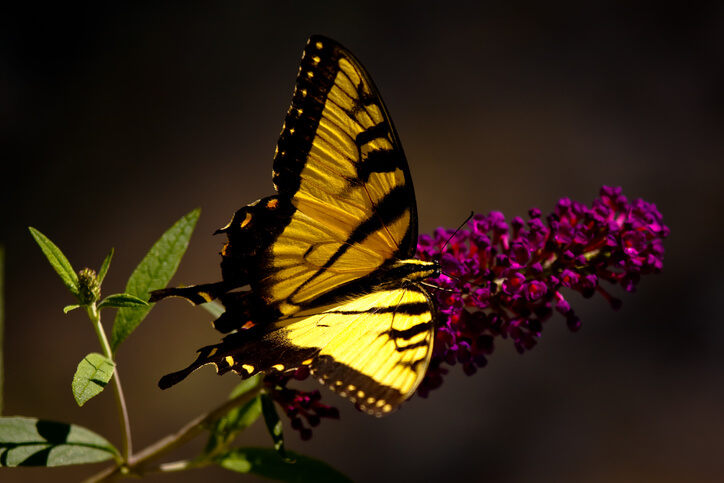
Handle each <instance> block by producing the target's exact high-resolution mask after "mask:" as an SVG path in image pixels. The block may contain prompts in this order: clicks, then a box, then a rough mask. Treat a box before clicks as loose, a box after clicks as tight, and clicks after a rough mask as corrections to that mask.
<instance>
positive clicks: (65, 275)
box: [28, 226, 80, 297]
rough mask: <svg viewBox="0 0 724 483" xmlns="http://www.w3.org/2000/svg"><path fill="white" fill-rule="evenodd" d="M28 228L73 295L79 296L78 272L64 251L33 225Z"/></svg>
mask: <svg viewBox="0 0 724 483" xmlns="http://www.w3.org/2000/svg"><path fill="white" fill-rule="evenodd" d="M28 229H29V230H30V234H31V235H33V238H34V239H35V242H36V243H37V244H38V246H39V247H40V249H41V250H42V251H43V253H44V254H45V257H46V258H47V259H48V261H49V262H50V265H51V266H52V267H53V269H54V270H55V272H56V273H57V274H58V275H60V278H61V280H63V284H65V286H66V287H68V290H70V291H71V293H72V294H73V295H75V296H76V297H78V296H79V290H80V289H79V287H78V274H77V273H75V270H73V267H72V266H71V265H70V262H69V261H68V259H67V258H65V255H63V252H62V251H60V248H58V247H57V246H56V245H55V243H53V242H52V241H50V240H49V239H48V237H47V236H45V235H43V234H42V233H40V232H39V231H38V230H36V229H35V228H33V227H32V226H29V227H28Z"/></svg>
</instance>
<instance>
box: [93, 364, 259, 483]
mask: <svg viewBox="0 0 724 483" xmlns="http://www.w3.org/2000/svg"><path fill="white" fill-rule="evenodd" d="M263 387H264V383H263V382H262V379H261V378H260V379H259V382H258V383H257V385H256V386H254V387H252V388H251V389H249V390H248V391H247V392H245V393H243V394H240V395H239V396H237V397H235V398H233V399H229V400H228V401H226V402H225V403H224V404H222V405H221V406H219V407H217V408H216V409H214V410H212V411H210V412H208V413H205V414H201V415H199V416H198V417H196V418H195V419H193V420H191V421H190V422H188V423H187V424H186V425H185V426H184V427H182V428H181V429H179V430H178V431H177V432H175V433H173V434H170V435H168V436H166V437H164V438H162V439H160V440H158V441H157V442H155V443H153V444H152V445H150V446H148V447H147V448H145V449H143V450H141V451H140V452H139V453H138V454H136V455H133V456H131V457H130V458H129V459H128V464H127V465H126V466H124V467H118V466H113V467H109V468H106V469H105V470H103V471H101V472H100V473H98V474H96V475H94V476H92V477H91V478H89V479H88V480H86V483H97V482H101V481H110V479H112V478H115V477H118V476H120V475H122V474H131V475H136V476H138V475H142V474H146V473H158V472H162V473H165V472H171V471H179V469H182V467H183V468H188V467H190V466H200V465H204V464H205V463H204V462H203V461H198V462H196V461H195V462H175V463H164V464H161V465H158V466H149V463H150V462H151V461H153V460H155V459H157V458H159V457H161V456H163V455H165V454H166V453H168V452H170V451H172V450H174V449H176V448H178V447H179V446H182V445H184V444H186V443H187V442H188V441H190V440H192V439H194V438H195V437H196V436H198V435H199V434H201V433H202V432H203V431H205V430H206V429H208V426H209V425H210V424H211V423H213V422H214V421H216V420H218V419H219V418H221V417H223V416H224V415H225V414H227V413H228V412H229V411H231V410H232V409H234V408H236V407H239V406H242V405H244V404H246V403H248V402H249V401H251V400H252V399H254V398H255V397H257V396H258V395H259V393H260V392H261V390H262V388H263Z"/></svg>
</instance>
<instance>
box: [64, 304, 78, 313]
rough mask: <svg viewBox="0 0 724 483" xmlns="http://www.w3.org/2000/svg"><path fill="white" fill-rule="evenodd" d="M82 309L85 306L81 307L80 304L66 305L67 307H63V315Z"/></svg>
mask: <svg viewBox="0 0 724 483" xmlns="http://www.w3.org/2000/svg"><path fill="white" fill-rule="evenodd" d="M81 307H83V306H82V305H79V304H72V305H66V306H65V307H63V313H64V314H67V313H68V312H70V311H71V310H75V309H79V308H81Z"/></svg>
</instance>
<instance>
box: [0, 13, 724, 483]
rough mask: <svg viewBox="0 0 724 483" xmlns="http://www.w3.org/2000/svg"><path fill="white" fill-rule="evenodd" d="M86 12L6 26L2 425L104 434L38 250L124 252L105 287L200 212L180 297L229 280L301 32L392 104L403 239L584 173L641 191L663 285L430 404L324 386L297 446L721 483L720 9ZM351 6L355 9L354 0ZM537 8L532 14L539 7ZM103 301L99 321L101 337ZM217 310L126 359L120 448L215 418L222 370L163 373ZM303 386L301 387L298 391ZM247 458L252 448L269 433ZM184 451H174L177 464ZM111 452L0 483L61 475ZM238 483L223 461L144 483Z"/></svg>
mask: <svg viewBox="0 0 724 483" xmlns="http://www.w3.org/2000/svg"><path fill="white" fill-rule="evenodd" d="M278 3H279V5H278V6H277V7H271V6H268V5H267V4H266V3H263V2H257V3H256V4H255V5H254V6H248V5H247V3H245V2H225V3H216V4H214V5H213V6H207V7H206V8H203V9H202V8H197V9H191V8H186V7H181V6H179V5H177V4H175V3H169V4H165V5H164V4H155V6H147V5H144V6H141V5H128V4H125V3H122V2H92V3H89V4H88V5H85V6H77V5H76V6H74V7H68V6H65V5H63V6H56V7H52V8H51V9H50V10H49V9H48V7H43V8H40V7H36V8H35V9H33V8H31V7H25V8H23V9H15V10H10V7H3V10H4V12H2V13H1V14H0V126H1V128H2V153H1V155H2V162H1V163H0V180H1V182H2V185H1V187H2V188H1V191H2V194H1V195H0V196H2V205H1V206H0V210H1V211H0V243H2V244H4V245H5V249H6V253H7V258H8V260H7V267H6V298H7V300H6V306H7V307H6V308H7V320H6V354H5V357H6V360H5V363H6V380H5V414H6V415H26V416H36V417H41V418H47V419H52V420H60V421H67V422H75V423H78V424H82V425H85V426H87V427H89V428H91V429H93V430H95V431H97V432H99V433H101V434H103V435H105V436H107V437H108V438H109V439H110V440H111V441H112V442H114V443H116V444H119V445H120V437H119V431H118V424H117V421H116V419H115V414H116V413H115V407H114V401H113V396H112V394H111V393H110V391H106V393H104V394H102V395H101V396H99V397H98V398H96V399H93V400H91V401H90V402H89V403H88V404H87V405H86V406H85V407H84V408H82V409H79V408H78V407H77V406H76V404H75V402H74V400H73V397H72V394H71V391H70V382H71V378H72V374H73V372H74V371H75V367H76V365H77V363H78V362H79V361H80V360H81V359H82V358H83V356H85V355H86V354H87V353H88V352H91V351H98V346H97V342H96V340H95V335H94V333H93V330H92V328H91V326H90V324H89V323H88V321H87V318H86V317H85V316H84V314H82V313H81V312H80V311H78V312H73V313H71V314H70V315H63V313H62V311H61V309H62V307H63V306H64V305H66V304H70V303H73V298H72V297H71V296H70V295H69V294H68V293H67V292H66V290H65V288H64V287H63V285H62V284H61V283H60V281H59V279H58V278H57V276H56V275H55V273H54V272H53V271H52V270H51V268H50V267H49V265H48V264H47V262H46V261H45V259H44V257H43V255H42V254H41V252H40V250H39V249H38V248H37V246H36V245H35V243H34V242H33V240H32V238H31V237H30V235H29V233H28V231H27V227H28V226H29V225H31V226H34V227H36V228H38V229H39V230H41V231H42V232H44V233H45V234H46V235H48V236H49V237H50V238H51V239H52V240H53V241H55V242H56V243H57V244H58V245H59V246H60V247H61V248H62V249H63V250H64V251H65V253H66V255H67V256H68V258H69V259H70V261H71V262H72V263H73V264H74V266H75V267H76V268H77V269H80V268H82V267H84V266H90V267H93V268H96V269H97V268H98V267H99V266H100V263H101V261H102V260H103V258H104V256H105V255H106V253H107V252H108V251H109V249H110V248H111V247H115V249H116V255H115V258H114V260H113V265H112V266H111V270H110V273H109V276H108V278H107V282H106V284H105V286H104V293H105V294H110V293H115V292H120V291H122V290H123V287H124V285H125V280H126V279H127V278H128V276H129V275H130V273H131V271H132V270H133V268H134V267H135V265H136V264H137V263H138V261H140V259H141V257H142V256H143V255H144V254H145V252H146V251H147V249H148V248H149V247H150V246H151V244H152V243H153V242H154V241H155V240H156V239H157V238H158V236H159V235H160V234H161V233H162V232H163V231H164V230H165V229H166V228H167V227H168V226H170V225H171V224H172V223H173V222H174V221H175V220H176V219H178V218H179V217H181V216H182V215H183V214H185V213H187V212H188V211H190V210H191V209H193V208H195V207H202V209H203V212H202V217H201V220H200V222H199V225H198V227H197V230H196V233H195V235H194V237H193V239H192V242H191V246H190V248H189V251H188V253H187V255H186V258H185V259H184V261H183V263H182V266H181V268H180V270H179V272H178V274H177V276H176V278H175V279H174V283H197V282H211V281H216V280H218V279H219V278H220V271H219V266H218V262H219V257H218V251H219V249H220V248H221V245H222V243H223V239H222V238H220V237H212V236H211V233H212V232H213V231H214V230H215V229H216V228H218V227H220V226H223V225H224V224H226V222H227V221H228V220H229V219H230V217H231V215H232V214H233V212H234V211H235V210H236V209H237V208H239V207H241V206H242V205H245V204H246V203H248V202H251V201H253V200H255V199H257V198H260V197H263V196H267V195H269V194H271V193H272V192H273V188H272V184H271V179H270V173H271V160H272V155H273V152H274V145H275V142H276V138H277V136H278V133H279V131H280V129H281V125H282V121H283V119H284V115H285V113H286V110H287V107H288V104H289V102H290V100H291V95H292V91H293V86H294V79H295V76H296V73H297V68H298V62H299V59H300V56H301V52H302V48H303V46H304V43H305V42H306V39H307V37H309V36H310V35H312V34H315V33H321V34H325V35H328V36H330V37H332V38H335V39H337V40H338V41H340V42H342V43H343V44H344V45H346V46H347V47H348V48H349V49H350V50H352V51H353V52H355V53H356V55H357V56H358V57H359V58H360V59H361V60H362V62H363V63H364V64H365V65H366V66H367V68H368V69H369V71H370V73H371V75H372V77H373V78H374V79H375V82H376V83H377V85H378V87H379V88H380V90H381V91H382V93H383V95H384V97H385V100H386V102H387V106H388V108H389V110H390V112H391V113H392V117H393V119H394V121H395V124H396V126H397V128H398V131H399V134H400V137H401V139H402V142H403V144H404V146H405V150H406V153H407V157H408V160H409V162H410V167H411V170H412V173H413V178H414V180H415V189H416V192H417V199H418V208H419V213H420V228H421V232H430V231H431V230H433V229H434V228H435V227H437V226H440V225H442V226H446V227H455V226H457V225H458V224H459V223H460V222H461V221H462V220H463V219H464V218H465V217H466V216H467V214H468V213H469V211H470V210H475V211H478V212H488V211H490V210H500V211H503V212H504V213H505V214H506V216H508V217H509V218H510V217H512V216H515V215H522V216H525V215H526V213H527V210H528V209H529V208H530V207H532V206H537V207H539V208H541V209H542V210H543V212H544V213H546V212H549V211H550V210H551V209H552V207H553V206H554V204H555V202H556V201H557V200H558V199H559V198H560V197H564V196H567V197H570V198H572V199H576V200H579V201H582V202H585V203H590V202H591V201H592V200H593V199H594V198H595V197H596V196H597V194H598V190H599V187H600V186H601V185H602V184H609V185H620V186H622V187H623V189H624V194H626V195H627V196H628V197H629V198H631V199H634V198H639V197H641V198H644V199H646V200H649V201H652V202H655V203H656V204H657V206H658V208H659V209H660V211H661V212H662V213H663V214H664V221H665V223H666V224H667V225H668V226H669V227H670V228H671V236H670V238H669V239H668V240H667V242H666V257H665V270H664V273H663V274H661V275H658V276H650V277H646V278H645V279H644V280H643V281H642V283H641V284H640V286H639V291H638V293H637V294H634V295H631V294H624V293H622V292H621V291H620V290H618V289H615V290H614V293H615V294H616V295H619V296H622V298H623V300H624V304H623V307H622V308H621V310H619V311H618V312H614V311H612V310H611V309H610V308H609V307H608V305H607V304H606V303H605V302H603V301H602V300H596V299H594V300H587V301H585V300H582V299H581V298H580V297H576V296H572V297H571V302H572V304H573V306H574V308H575V309H576V310H577V311H578V313H579V315H580V316H581V318H582V319H583V328H582V329H581V330H580V332H578V333H576V334H572V333H570V332H569V331H568V330H567V329H566V328H565V324H564V323H563V320H562V318H560V317H559V318H554V319H552V320H551V321H549V322H548V323H547V328H546V330H545V332H544V334H543V337H542V340H541V341H540V344H539V346H538V347H536V348H535V349H534V350H533V351H532V352H530V353H528V354H526V355H524V356H519V355H517V354H516V353H515V351H514V350H513V349H512V347H511V344H509V343H506V342H507V341H503V342H502V343H499V344H498V345H497V347H496V352H495V353H494V355H493V356H492V357H491V359H490V364H489V365H488V367H487V368H485V369H483V370H481V371H479V372H478V374H477V375H475V376H474V377H466V376H464V375H462V374H461V371H460V370H459V369H458V368H455V370H453V371H452V372H453V375H452V376H451V377H449V378H448V379H447V380H446V382H445V384H444V385H443V387H442V388H441V389H440V390H437V391H434V392H433V393H432V394H431V396H430V398H429V399H427V400H423V399H420V398H418V397H414V398H413V399H412V401H411V402H409V403H408V404H407V405H406V406H405V407H404V408H403V409H402V410H401V411H399V412H397V413H396V414H394V415H392V416H390V417H388V418H385V419H381V420H377V419H373V418H370V417H368V416H365V415H362V414H360V413H357V412H356V411H355V410H354V409H353V407H352V406H351V405H350V404H348V403H347V402H345V401H343V400H341V399H339V398H337V397H336V396H334V395H332V394H331V393H329V392H328V391H326V390H323V393H324V398H323V399H324V400H326V401H327V402H328V403H333V404H335V405H337V406H338V407H339V408H340V410H341V412H342V419H341V420H340V421H324V422H323V424H322V425H321V426H320V427H319V428H317V429H316V430H315V432H314V437H313V439H312V441H311V442H301V441H299V440H298V438H297V437H296V434H295V433H294V432H293V431H291V430H287V443H288V447H290V448H292V449H294V450H296V451H299V452H303V453H307V454H310V455H313V456H316V457H319V458H321V459H324V460H326V461H328V462H330V463H331V464H333V465H334V466H336V467H337V468H339V469H341V470H342V471H344V472H346V473H347V474H349V475H350V476H351V477H353V478H354V479H356V480H360V481H372V480H377V481H390V480H397V481H399V480H403V481H404V480H410V481H415V480H418V481H419V480H422V479H426V480H435V479H441V478H443V477H447V478H450V479H452V480H462V479H467V480H480V481H486V482H491V483H492V482H528V481H556V482H579V481H587V482H607V481H657V482H674V481H687V482H692V481H701V482H704V481H713V480H716V479H718V478H719V477H720V476H721V474H722V472H724V461H723V460H722V458H721V443H722V437H724V421H723V420H722V405H723V404H724V388H723V387H722V372H723V369H724V357H723V356H722V354H723V352H722V343H723V342H724V326H723V325H722V322H724V321H723V320H722V319H723V317H722V311H721V309H720V305H719V303H720V298H721V296H722V294H723V290H724V284H722V281H721V278H720V274H721V273H722V268H723V267H722V256H721V238H722V232H723V230H722V215H721V213H722V208H724V203H722V201H723V200H724V196H723V195H722V190H721V188H720V185H721V178H722V176H721V175H722V161H723V160H724V157H723V155H724V136H722V134H724V129H723V128H724V69H723V66H724V63H723V61H724V58H723V57H724V4H721V3H716V2H711V3H703V2H700V3H696V2H689V3H687V4H686V7H685V8H684V7H683V6H675V5H672V6H671V7H662V6H660V5H659V4H658V3H652V4H651V5H652V6H646V5H644V4H638V5H639V6H638V7H631V6H629V3H628V2H605V3H603V4H599V5H598V6H592V4H586V6H583V5H579V2H554V3H550V2H545V3H540V2H520V3H517V4H516V5H515V6H507V7H501V6H496V7H486V6H476V7H468V6H465V7H463V6H462V5H460V4H458V3H457V2H442V3H439V2H438V3H435V4H433V5H431V6H424V5H421V4H420V3H418V2H397V3H394V4H393V3H392V2H378V3H376V2H365V3H364V4H361V3H356V4H353V5H345V6H342V5H343V3H342V2H339V4H336V3H333V2H285V3H281V2H278ZM345 3H346V2H345ZM543 5H545V7H544V6H543ZM111 316H112V312H111V311H109V312H104V317H105V318H104V321H105V324H106V326H107V328H108V329H109V330H110V325H111V322H112V317H111ZM209 320H210V317H209V316H208V315H207V314H206V313H205V312H204V311H203V310H201V309H195V310H194V309H193V308H191V307H190V306H189V305H187V304H185V303H184V302H182V301H173V302H167V303H164V304H161V305H160V306H159V307H157V308H156V309H155V310H154V311H153V312H152V313H151V315H150V316H149V317H148V318H147V319H146V321H145V322H144V324H142V325H141V327H140V328H139V329H138V330H137V331H136V332H135V333H134V334H133V335H132V336H131V337H130V338H129V339H128V340H127V341H126V343H125V344H124V345H123V346H122V347H121V348H120V350H119V352H118V364H119V369H120V372H121V377H122V380H123V383H124V388H125V391H126V396H127V399H128V405H129V410H130V413H131V424H132V428H133V434H134V444H135V448H136V450H140V449H142V448H143V447H145V446H147V445H148V444H150V443H152V442H154V441H156V440H157V439H159V438H160V437H162V436H164V435H166V434H168V433H170V432H172V431H175V430H176V429H178V428H179V427H180V426H182V425H183V424H184V423H185V422H187V421H188V420H190V419H191V418H192V417H194V416H195V415H197V414H199V413H201V412H203V411H206V410H209V409H211V408H212V407H215V406H216V405H218V404H219V403H220V402H221V401H222V400H223V399H224V398H225V397H226V395H227V394H228V391H229V390H230V388H232V387H233V386H234V385H235V383H236V381H237V379H236V378H235V377H233V376H225V377H223V378H217V377H216V376H214V375H213V370H212V369H208V368H207V369H205V370H203V371H200V372H199V373H196V374H194V375H193V376H192V377H190V378H189V379H188V380H187V381H185V382H184V383H183V384H180V385H179V386H177V387H174V388H173V389H171V390H168V391H163V392H162V391H160V390H159V389H158V388H157V387H156V383H157V381H158V379H159V377H160V376H162V375H163V374H166V373H167V372H169V371H172V370H176V369H179V368H181V367H184V366H185V365H186V364H187V363H189V362H190V361H191V360H192V359H193V357H194V351H195V350H196V349H197V348H198V347H199V346H201V345H203V344H208V343H213V342H215V341H216V340H218V335H217V333H215V332H214V331H213V330H212V329H211V328H210V326H209V324H208V322H209ZM310 387H314V385H313V384H312V385H311V386H310ZM244 443H245V444H249V445H261V446H270V442H269V440H268V437H267V436H266V435H265V431H264V429H263V427H262V425H261V424H259V423H257V424H256V425H255V426H254V427H252V429H250V430H249V431H248V432H247V433H245V434H244ZM189 454H192V453H191V452H189V453H183V452H181V453H178V454H176V455H175V457H176V458H180V457H183V456H184V455H189ZM102 467H103V465H96V466H94V467H83V468H64V469H59V470H45V469H40V470H35V469H22V470H7V469H3V470H0V473H1V476H0V478H2V479H3V481H36V480H37V479H38V478H43V479H47V478H52V479H53V480H55V481H75V480H78V479H80V478H82V477H85V476H88V475H90V474H92V473H93V472H95V471H97V470H99V469H100V468H102ZM202 477H204V478H207V477H209V478H211V477H213V478H215V479H216V481H227V480H228V481H231V480H235V479H236V478H238V476H237V475H235V474H232V473H228V472H225V471H223V470H221V469H215V468H210V469H204V470H199V471H194V472H190V473H188V474H185V475H184V474H177V475H171V476H156V477H152V478H149V481H195V480H196V479H199V478H202Z"/></svg>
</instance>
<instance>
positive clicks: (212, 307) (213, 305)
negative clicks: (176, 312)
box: [201, 300, 226, 319]
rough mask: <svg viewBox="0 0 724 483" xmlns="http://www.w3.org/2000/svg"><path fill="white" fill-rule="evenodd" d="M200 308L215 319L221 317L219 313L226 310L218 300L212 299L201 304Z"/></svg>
mask: <svg viewBox="0 0 724 483" xmlns="http://www.w3.org/2000/svg"><path fill="white" fill-rule="evenodd" d="M201 308H203V309H204V310H206V311H207V312H208V313H210V314H211V315H212V316H213V317H214V318H215V319H218V318H219V317H221V314H223V313H224V311H225V310H226V309H224V306H223V305H221V302H219V301H218V300H212V301H211V302H206V303H205V304H201Z"/></svg>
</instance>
